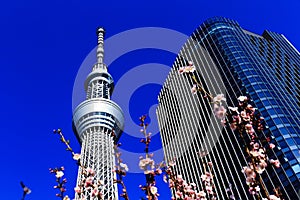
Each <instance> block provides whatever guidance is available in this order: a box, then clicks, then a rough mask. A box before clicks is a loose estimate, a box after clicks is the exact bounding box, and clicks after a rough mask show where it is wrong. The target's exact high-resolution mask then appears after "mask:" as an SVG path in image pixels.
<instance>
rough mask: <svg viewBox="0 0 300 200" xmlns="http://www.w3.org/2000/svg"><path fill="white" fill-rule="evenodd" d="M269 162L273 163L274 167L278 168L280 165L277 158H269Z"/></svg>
mask: <svg viewBox="0 0 300 200" xmlns="http://www.w3.org/2000/svg"><path fill="white" fill-rule="evenodd" d="M270 163H271V164H273V165H274V166H275V167H277V168H279V167H280V162H279V160H273V159H271V160H270Z"/></svg>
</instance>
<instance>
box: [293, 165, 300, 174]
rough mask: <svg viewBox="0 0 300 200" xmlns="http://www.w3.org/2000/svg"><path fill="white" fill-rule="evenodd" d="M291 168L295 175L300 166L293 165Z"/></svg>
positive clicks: (299, 170)
mask: <svg viewBox="0 0 300 200" xmlns="http://www.w3.org/2000/svg"><path fill="white" fill-rule="evenodd" d="M292 168H293V170H294V171H295V172H296V173H298V172H300V164H297V165H294V166H292Z"/></svg>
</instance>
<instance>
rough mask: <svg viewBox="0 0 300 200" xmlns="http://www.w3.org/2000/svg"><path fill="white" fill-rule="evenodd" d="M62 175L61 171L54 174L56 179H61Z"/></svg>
mask: <svg viewBox="0 0 300 200" xmlns="http://www.w3.org/2000/svg"><path fill="white" fill-rule="evenodd" d="M63 175H64V172H62V171H57V172H56V174H55V176H56V178H61V177H63Z"/></svg>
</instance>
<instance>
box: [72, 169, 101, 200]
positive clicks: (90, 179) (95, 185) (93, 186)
mask: <svg viewBox="0 0 300 200" xmlns="http://www.w3.org/2000/svg"><path fill="white" fill-rule="evenodd" d="M81 170H82V175H83V176H84V177H83V178H82V180H81V183H79V184H78V185H77V186H76V187H75V188H74V190H75V193H76V194H77V195H78V196H79V197H80V199H81V200H86V198H87V197H86V195H87V194H88V195H89V196H92V197H96V198H97V199H103V194H102V192H101V189H102V186H103V185H104V183H103V181H101V180H98V179H97V178H96V177H95V175H96V173H95V171H94V170H93V169H91V168H89V167H88V168H81Z"/></svg>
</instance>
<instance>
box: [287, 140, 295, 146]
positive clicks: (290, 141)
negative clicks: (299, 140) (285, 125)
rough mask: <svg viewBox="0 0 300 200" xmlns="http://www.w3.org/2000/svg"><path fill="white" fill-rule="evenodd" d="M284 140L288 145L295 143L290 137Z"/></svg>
mask: <svg viewBox="0 0 300 200" xmlns="http://www.w3.org/2000/svg"><path fill="white" fill-rule="evenodd" d="M286 142H287V143H288V145H289V146H293V145H296V144H295V142H294V140H293V139H292V138H288V139H286Z"/></svg>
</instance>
